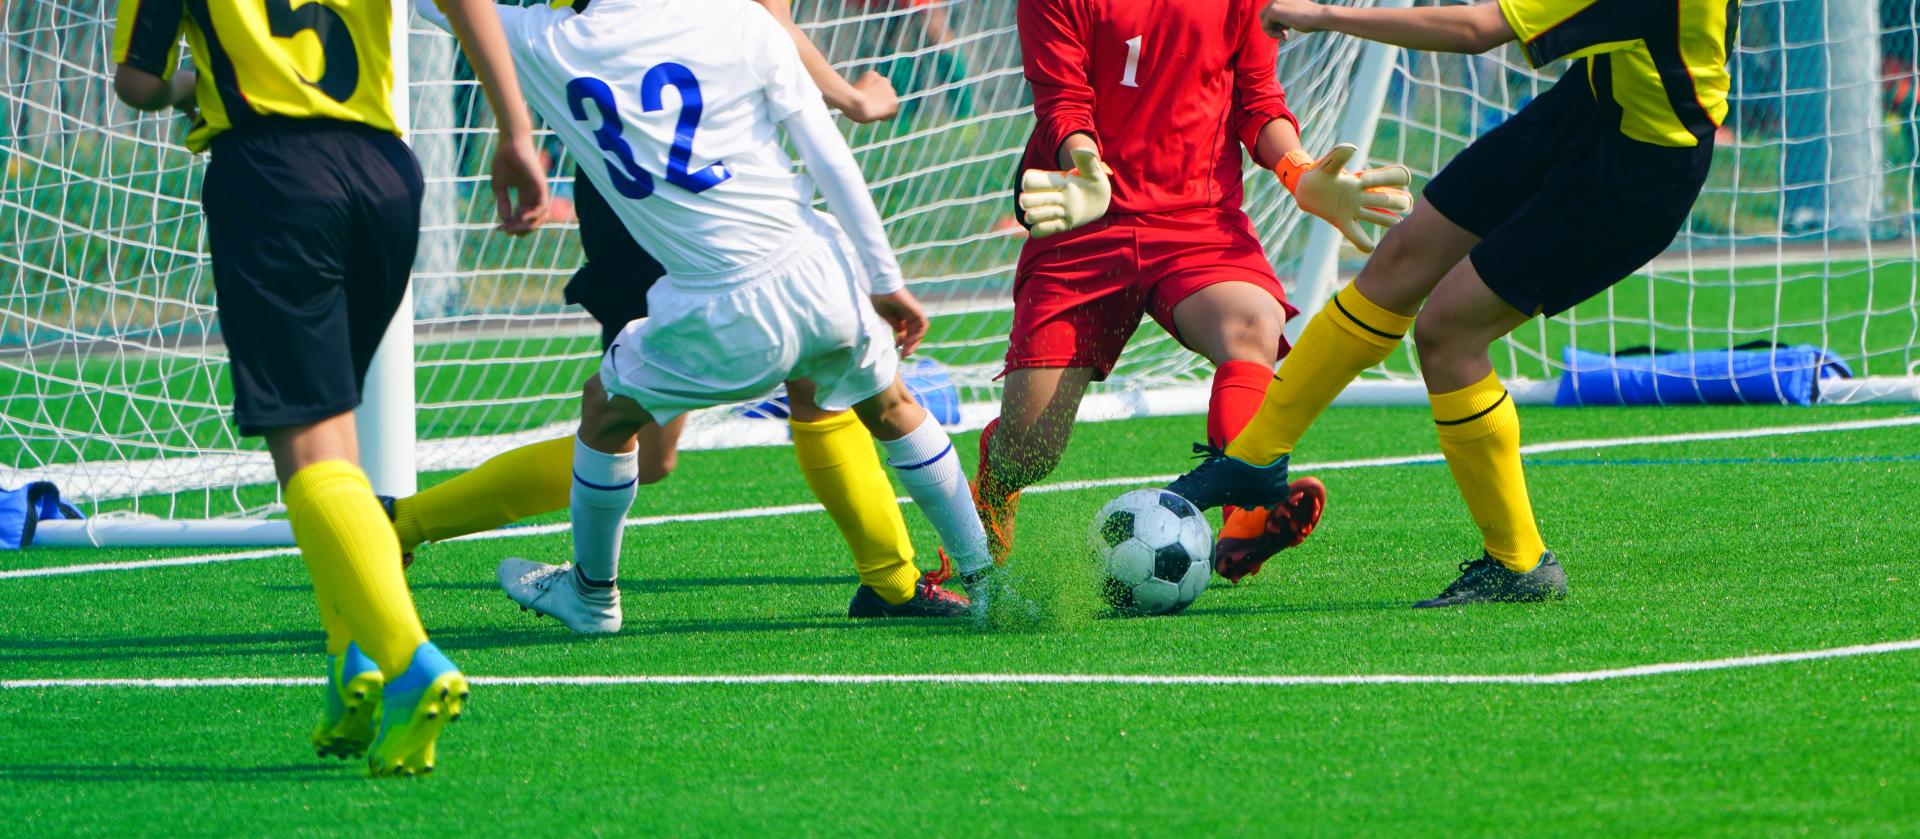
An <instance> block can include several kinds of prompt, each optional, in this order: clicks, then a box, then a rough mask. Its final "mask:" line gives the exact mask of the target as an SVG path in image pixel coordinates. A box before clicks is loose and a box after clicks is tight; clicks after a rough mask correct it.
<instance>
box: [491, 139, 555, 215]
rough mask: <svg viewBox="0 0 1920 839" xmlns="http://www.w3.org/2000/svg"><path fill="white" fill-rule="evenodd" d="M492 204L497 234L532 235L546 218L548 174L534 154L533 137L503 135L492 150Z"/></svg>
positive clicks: (537, 156)
mask: <svg viewBox="0 0 1920 839" xmlns="http://www.w3.org/2000/svg"><path fill="white" fill-rule="evenodd" d="M493 203H494V209H495V211H497V212H498V213H499V214H500V231H501V232H503V233H506V234H507V235H509V236H524V235H526V234H528V233H532V232H533V231H534V230H535V229H536V228H538V227H539V226H540V223H541V222H543V221H546V219H547V171H546V169H545V168H544V167H542V166H541V165H540V153H539V152H537V151H534V148H533V138H532V137H523V138H518V139H515V138H511V137H506V136H503V137H501V138H500V145H499V147H498V148H496V149H494V151H493Z"/></svg>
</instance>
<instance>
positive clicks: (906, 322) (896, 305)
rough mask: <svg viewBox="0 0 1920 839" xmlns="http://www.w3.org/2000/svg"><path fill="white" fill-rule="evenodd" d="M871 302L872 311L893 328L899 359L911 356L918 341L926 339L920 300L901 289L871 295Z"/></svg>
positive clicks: (923, 314) (924, 314) (925, 321)
mask: <svg viewBox="0 0 1920 839" xmlns="http://www.w3.org/2000/svg"><path fill="white" fill-rule="evenodd" d="M872 300H873V310H874V311H876V312H879V313H880V318H881V319H882V320H885V321H886V322H887V324H888V325H889V326H892V327H893V345H894V347H896V348H898V349H899V350H900V355H901V357H903V358H904V357H906V356H909V355H913V351H914V350H916V349H919V347H920V339H922V338H925V337H927V311H926V310H925V309H922V308H920V298H918V297H914V296H913V292H911V291H908V290H906V289H904V288H903V289H900V290H899V291H896V292H894V293H892V294H875V295H872Z"/></svg>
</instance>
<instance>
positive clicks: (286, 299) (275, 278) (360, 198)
mask: <svg viewBox="0 0 1920 839" xmlns="http://www.w3.org/2000/svg"><path fill="white" fill-rule="evenodd" d="M212 152H213V158H212V161H211V162H209V163H208V164H207V174H206V181H205V185H204V187H203V188H202V191H201V205H202V206H203V207H204V208H205V210H206V215H207V244H208V249H209V250H210V251H211V253H212V258H213V285H214V294H215V298H214V299H215V304H216V305H217V307H218V309H219V313H220V333H221V336H222V338H223V339H224V340H225V341H226V345H227V355H228V357H229V359H230V361H231V364H232V369H233V415H234V420H235V422H236V423H237V424H238V425H239V426H240V433H241V434H243V435H248V436H253V435H259V434H263V433H265V432H267V431H268V430H271V429H275V428H284V427H287V426H294V425H304V424H306V423H310V422H316V421H319V420H323V419H327V418H328V417H332V416H336V415H339V414H343V413H346V412H348V411H351V410H353V409H354V408H356V407H358V406H359V405H360V386H361V384H362V383H363V382H365V380H366V376H367V366H368V365H369V364H371V363H372V362H373V351H374V350H375V349H378V348H379V346H380V338H381V337H382V336H383V335H385V334H386V331H387V325H388V323H389V322H391V321H392V320H393V313H394V310H395V309H396V308H397V307H398V306H399V305H400V298H401V296H402V295H404V294H405V293H406V290H407V277H408V274H409V272H411V270H412V268H413V254H414V250H415V247H416V246H417V245H418V244H419V241H420V197H421V191H422V183H421V179H420V166H419V164H418V163H416V162H415V161H414V158H413V152H412V151H411V150H409V149H408V148H407V145H406V144H405V143H403V142H401V141H400V138H398V137H395V136H393V135H392V134H391V133H388V132H384V131H379V130H376V129H373V128H368V127H366V126H362V125H356V124H352V123H346V122H336V121H333V120H318V119H271V120H265V121H263V122H262V123H261V124H259V125H257V126H252V125H250V126H248V127H247V128H245V129H243V130H238V131H228V132H225V133H223V134H220V135H219V136H217V137H215V138H214V140H213V148H212Z"/></svg>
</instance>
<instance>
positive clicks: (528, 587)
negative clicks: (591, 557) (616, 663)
mask: <svg viewBox="0 0 1920 839" xmlns="http://www.w3.org/2000/svg"><path fill="white" fill-rule="evenodd" d="M494 576H496V577H498V578H499V579H500V588H502V589H505V590H506V592H507V597H509V598H512V599H513V602H515V603H518V604H520V608H521V609H522V610H526V609H532V610H533V611H534V612H535V613H538V614H541V615H546V616H548V617H551V618H553V619H554V620H557V621H559V622H561V623H563V624H566V626H567V628H568V629H571V630H573V631H575V632H578V633H580V634H582V635H612V634H614V633H616V632H619V631H620V589H619V587H617V586H616V587H613V588H606V589H599V588H593V587H591V586H585V585H581V584H580V579H579V575H578V574H575V573H574V570H573V563H571V562H569V563H567V564H565V565H548V564H546V563H544V562H532V561H529V560H525V559H521V558H519V557H517V556H512V557H507V558H506V559H503V560H500V567H499V568H498V569H496V570H495V571H494Z"/></svg>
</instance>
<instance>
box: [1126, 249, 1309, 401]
mask: <svg viewBox="0 0 1920 839" xmlns="http://www.w3.org/2000/svg"><path fill="white" fill-rule="evenodd" d="M1139 235H1140V254H1141V266H1142V281H1143V282H1144V283H1146V284H1148V286H1149V288H1148V290H1147V313H1148V314H1149V315H1151V316H1152V317H1153V319H1154V321H1155V322H1157V323H1159V324H1160V328H1162V329H1164V330H1166V332H1167V334H1169V335H1172V336H1173V337H1174V339H1175V340H1177V341H1179V342H1180V343H1181V344H1182V345H1184V346H1185V347H1187V348H1188V349H1190V350H1193V351H1194V352H1197V353H1199V354H1201V355H1203V356H1206V357H1207V359H1208V360H1209V361H1212V362H1213V363H1215V364H1223V363H1226V362H1228V361H1253V362H1260V363H1265V364H1269V365H1270V364H1273V363H1274V362H1276V361H1278V360H1279V358H1280V356H1281V355H1283V354H1284V347H1285V346H1286V334H1285V332H1284V331H1283V330H1284V328H1285V326H1286V322H1287V318H1288V317H1291V316H1292V315H1294V314H1296V312H1295V310H1294V309H1293V307H1292V306H1290V305H1289V304H1288V303H1287V295H1286V291H1285V290H1283V289H1282V288H1281V287H1280V281H1279V280H1278V279H1277V278H1275V277H1274V275H1273V266H1272V264H1270V263H1268V262H1267V255H1266V251H1265V249H1263V248H1262V247H1261V246H1260V241H1259V240H1258V239H1256V238H1255V237H1254V235H1253V228H1252V225H1251V224H1250V223H1249V222H1248V221H1247V218H1246V216H1245V215H1243V214H1241V213H1238V212H1228V213H1217V214H1208V215H1206V216H1205V217H1199V218H1195V219H1193V220H1187V221H1179V222H1172V223H1169V224H1168V225H1166V226H1165V227H1161V228H1154V229H1142V230H1141V231H1140V234H1139Z"/></svg>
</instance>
